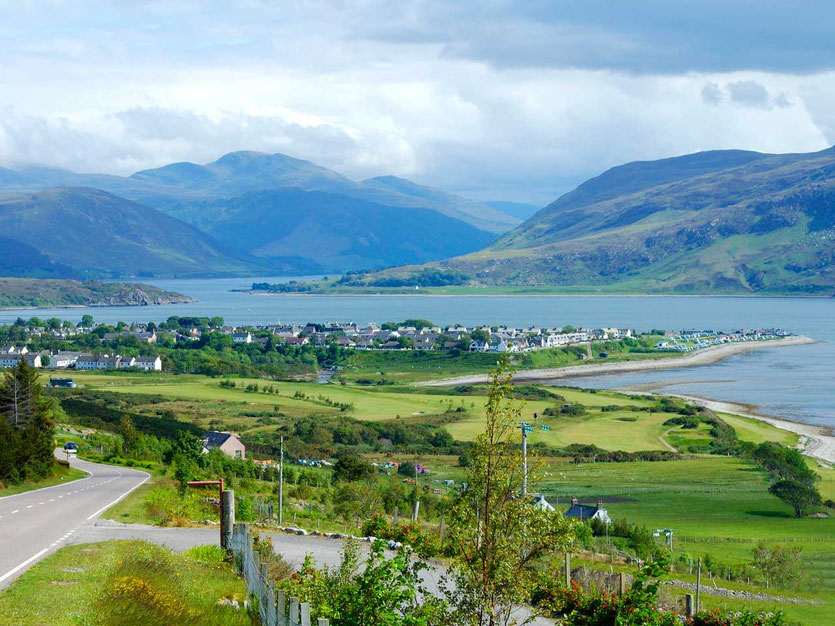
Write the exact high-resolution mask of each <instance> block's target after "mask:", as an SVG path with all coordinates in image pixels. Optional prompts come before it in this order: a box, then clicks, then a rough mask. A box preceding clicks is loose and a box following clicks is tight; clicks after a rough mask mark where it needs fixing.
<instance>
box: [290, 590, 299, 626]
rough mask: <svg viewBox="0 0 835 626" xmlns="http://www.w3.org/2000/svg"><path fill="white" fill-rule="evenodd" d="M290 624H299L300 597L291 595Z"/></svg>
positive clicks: (291, 625) (297, 625)
mask: <svg viewBox="0 0 835 626" xmlns="http://www.w3.org/2000/svg"><path fill="white" fill-rule="evenodd" d="M289 621H290V626H299V599H298V598H296V597H295V596H291V597H290V620H289Z"/></svg>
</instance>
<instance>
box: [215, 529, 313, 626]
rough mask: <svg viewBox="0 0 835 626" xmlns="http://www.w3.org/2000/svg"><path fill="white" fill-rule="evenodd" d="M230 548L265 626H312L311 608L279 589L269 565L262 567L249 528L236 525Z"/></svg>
mask: <svg viewBox="0 0 835 626" xmlns="http://www.w3.org/2000/svg"><path fill="white" fill-rule="evenodd" d="M229 548H230V549H231V550H232V552H233V553H234V554H235V562H236V563H237V564H238V567H239V568H240V573H241V576H243V577H244V580H246V586H247V589H248V590H249V593H250V595H251V596H254V598H255V599H256V600H257V601H258V610H259V612H260V614H261V623H262V624H263V625H264V626H311V623H310V605H309V604H308V603H307V602H299V599H298V598H295V597H290V598H288V597H287V595H286V593H285V592H284V590H283V589H276V588H275V584H274V583H273V581H271V580H269V579H268V577H267V564H266V563H261V559H260V558H259V556H258V553H257V552H255V550H254V549H253V548H252V533H251V532H250V530H249V524H235V525H234V526H233V528H232V539H231V541H230V543H229ZM316 626H328V620H326V619H322V618H320V619H319V620H318V621H317V622H316Z"/></svg>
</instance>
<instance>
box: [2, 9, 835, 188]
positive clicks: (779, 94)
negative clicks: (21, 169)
mask: <svg viewBox="0 0 835 626" xmlns="http://www.w3.org/2000/svg"><path fill="white" fill-rule="evenodd" d="M44 6H45V5H38V4H37V3H32V4H24V5H23V6H22V8H21V7H17V6H14V7H12V5H9V8H10V9H11V8H14V10H10V11H9V12H7V14H9V15H12V18H11V19H9V20H6V21H4V22H3V23H0V56H2V58H3V59H4V68H3V72H2V73H0V165H10V164H22V163H32V162H39V163H46V164H49V165H57V166H62V167H69V168H71V169H75V170H86V171H103V172H108V173H119V174H128V173H131V172H133V171H136V170H138V169H143V168H146V167H155V166H159V165H163V164H165V163H168V162H172V161H181V160H191V161H195V162H207V161H210V160H214V159H215V158H217V157H218V156H220V155H221V154H223V153H225V152H229V151H233V150H242V149H252V150H261V151H267V152H286V153H288V154H291V155H293V156H296V157H299V158H305V159H309V160H312V161H315V162H317V163H320V164H322V165H325V166H328V167H332V168H334V169H337V170H338V171H341V172H343V173H345V174H346V175H349V176H351V177H354V178H362V177H367V176H375V175H380V174H389V173H392V174H396V175H400V176H407V177H411V178H413V179H415V180H417V181H418V182H422V183H426V184H432V185H438V186H442V187H445V188H448V189H450V190H453V191H461V192H466V193H469V194H471V195H474V196H476V197H479V198H482V199H488V198H494V197H500V198H503V199H515V200H520V201H532V202H535V203H539V204H545V203H547V202H549V201H550V200H553V199H554V198H555V197H556V196H557V195H558V194H559V193H562V192H564V191H567V190H568V189H569V188H571V187H572V186H573V185H576V184H577V183H579V182H582V180H584V179H586V178H588V177H590V176H593V175H596V174H598V173H600V172H601V171H602V170H604V169H606V168H607V167H610V166H613V165H617V164H619V163H622V162H625V161H630V160H635V159H653V158H661V157H665V156H671V155H675V154H683V153H687V152H693V151H696V150H703V149H714V148H745V149H756V150H763V151H777V152H781V151H783V152H788V151H809V150H816V149H822V148H824V147H826V146H827V145H828V142H832V141H833V131H832V128H833V127H835V125H833V123H832V119H831V115H830V114H829V113H828V110H831V107H829V109H827V106H828V105H829V104H831V102H832V100H831V95H829V94H830V93H831V89H830V88H829V85H831V84H832V74H828V73H818V74H815V73H798V74H796V75H795V74H792V73H790V72H791V71H793V69H792V68H791V67H789V66H788V65H787V66H786V67H785V68H782V69H781V68H777V69H779V71H776V70H775V71H756V70H753V69H750V68H742V69H740V68H735V69H733V70H732V71H731V70H729V71H724V69H722V68H719V69H716V68H711V67H709V66H710V63H707V61H705V59H706V57H705V56H704V54H702V53H696V52H694V57H693V68H694V69H691V70H686V69H683V67H680V66H681V63H682V62H683V61H682V59H681V58H677V60H676V62H675V63H674V64H669V65H667V66H665V67H663V68H661V67H656V66H657V63H656V62H655V61H653V62H652V63H650V62H649V61H647V62H646V67H647V68H649V70H646V69H645V68H644V66H642V65H641V63H642V61H641V59H650V57H651V56H652V55H653V54H656V52H657V51H655V48H654V47H655V46H657V45H658V42H659V41H662V40H663V37H662V35H661V34H658V36H657V37H655V38H653V37H647V38H645V40H641V43H636V42H637V41H639V38H638V37H636V36H635V33H637V32H638V30H635V31H634V32H631V34H630V31H628V29H627V30H624V28H625V27H621V26H614V25H612V24H610V23H608V22H607V21H606V20H601V21H600V23H599V24H598V25H597V26H592V25H589V24H588V23H587V22H588V20H587V19H586V20H585V21H584V20H583V19H580V17H578V16H577V15H575V14H576V11H574V10H573V9H572V10H567V11H566V15H567V16H568V17H567V18H566V21H565V22H560V21H559V19H556V18H555V17H554V16H553V15H552V16H551V17H550V19H545V18H543V19H536V20H535V19H534V18H538V17H541V15H536V12H537V11H539V12H540V13H541V12H542V11H547V10H548V9H547V3H545V4H541V5H540V4H537V3H534V2H531V3H529V4H526V5H524V10H523V9H521V8H520V6H519V5H516V6H511V7H510V8H508V6H507V5H506V3H502V2H486V3H485V4H484V5H479V6H480V7H482V6H483V11H481V12H477V11H474V10H473V9H472V7H470V9H469V10H466V9H461V8H460V7H459V8H456V6H457V5H437V4H433V3H431V2H429V3H421V4H415V5H407V6H405V8H404V5H399V6H398V5H394V4H388V3H382V4H381V3H377V2H373V1H372V2H367V3H363V4H361V5H345V4H343V3H339V2H334V3H329V2H323V1H320V2H307V3H299V4H293V3H258V2H247V3H241V4H239V5H238V6H234V7H232V8H226V7H225V6H224V5H208V4H205V3H200V4H190V3H179V4H177V3H150V4H146V5H143V8H142V9H141V10H140V9H136V8H134V7H133V6H132V5H129V4H113V5H107V6H104V7H101V6H100V5H98V4H89V5H86V8H85V5H84V4H83V3H73V4H72V6H70V5H68V4H61V3H58V4H55V5H50V6H49V10H46V9H44V8H43V7H44ZM357 6H358V7H359V8H357ZM79 7H80V8H79ZM530 7H534V8H530ZM537 7H538V8H537ZM2 8H3V7H2V1H1V0H0V9H2ZM552 13H553V11H552ZM569 14H570V15H569ZM554 15H556V14H554ZM545 17H548V16H545ZM581 17H582V16H581ZM572 20H574V21H578V20H579V22H582V24H583V27H582V28H578V29H573V30H572V29H571V28H568V27H567V26H566V24H568V25H570V24H572V23H574V22H572ZM32 24H39V26H38V27H37V28H36V27H33V26H32ZM634 28H636V29H637V28H638V27H634ZM669 28H672V27H668V26H663V28H662V26H657V31H658V33H662V34H663V33H667V32H668V31H669ZM665 29H666V30H665ZM560 33H562V34H561V35H560ZM557 35H559V37H557ZM664 36H667V35H664ZM692 36H693V34H692V33H683V34H682V37H690V38H691V39H692ZM659 38H660V39H659ZM694 41H695V40H694ZM595 42H596V43H595ZM590 43H593V44H595V45H594V47H593V48H588V46H589V44H590ZM514 46H515V47H516V48H519V49H520V50H518V51H517V52H515V53H514V54H515V56H514V57H513V58H512V59H511V58H508V59H507V61H506V62H504V63H502V62H501V59H500V57H501V55H503V54H510V52H509V51H510V50H511V49H513V48H514ZM584 46H586V48H584ZM584 50H585V52H586V53H588V54H592V56H594V57H595V60H594V63H592V64H586V66H585V67H581V65H582V64H579V63H575V62H571V61H570V59H571V58H574V57H575V56H577V55H579V54H580V53H581V52H583V51H584ZM677 54H678V53H677ZM560 55H562V56H560ZM572 55H574V56H572ZM617 55H625V56H624V57H623V58H628V59H632V61H630V63H632V65H631V66H630V67H626V66H625V65H623V64H622V63H621V64H615V63H614V62H613V61H612V60H611V59H612V58H613V56H617ZM642 55H643V56H642ZM587 56H588V55H587ZM679 56H680V55H679ZM566 59H568V60H566ZM537 60H538V62H537ZM797 63H799V61H797ZM601 68H602V69H601ZM653 68H655V69H653ZM772 69H774V68H772ZM812 69H814V68H812ZM720 70H721V71H720Z"/></svg>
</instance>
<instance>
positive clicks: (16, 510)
mask: <svg viewBox="0 0 835 626" xmlns="http://www.w3.org/2000/svg"><path fill="white" fill-rule="evenodd" d="M18 511H20V509H15V510H14V511H12V515H14V514H15V513H17V512H18Z"/></svg>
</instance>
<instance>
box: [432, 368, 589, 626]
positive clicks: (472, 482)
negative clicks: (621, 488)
mask: <svg viewBox="0 0 835 626" xmlns="http://www.w3.org/2000/svg"><path fill="white" fill-rule="evenodd" d="M507 366H508V361H507V357H506V356H503V357H502V359H501V360H500V361H499V365H498V367H497V369H496V370H495V371H494V372H493V373H492V374H491V383H490V391H489V395H488V399H487V406H486V412H487V422H486V429H485V432H484V433H482V434H481V435H479V437H478V439H477V440H476V442H475V444H474V445H473V447H472V449H471V451H470V454H469V456H470V465H469V466H468V468H467V472H466V478H465V479H464V480H465V482H466V485H467V486H466V489H464V490H463V491H462V492H461V493H460V495H459V496H458V498H457V499H456V501H455V502H454V504H453V505H452V507H451V509H450V512H449V524H450V525H449V531H450V532H449V538H450V542H451V545H452V546H453V547H454V550H455V557H454V560H453V563H452V566H451V572H452V582H453V583H454V590H453V589H452V588H450V590H449V592H448V593H449V597H450V600H451V601H452V603H453V604H454V605H455V623H457V624H468V625H473V626H475V625H477V626H496V625H499V624H509V623H510V622H511V616H512V613H513V609H514V607H516V606H518V605H520V604H522V603H523V602H525V601H526V600H527V598H528V597H529V594H530V590H531V589H532V588H533V584H534V581H535V579H536V576H537V572H536V568H535V567H534V563H535V562H536V561H537V560H539V559H540V558H541V557H543V556H546V555H547V554H549V553H552V552H557V551H563V550H567V549H569V547H570V546H571V544H572V542H573V540H574V539H575V537H576V536H577V532H578V530H579V529H578V525H577V524H576V523H575V522H574V521H572V520H567V519H565V518H563V517H562V515H560V514H559V513H557V512H554V511H543V510H540V509H539V508H537V507H534V506H533V502H532V499H530V498H527V497H521V496H520V493H521V486H522V481H523V471H522V455H521V446H520V443H521V434H520V433H519V431H518V429H517V425H518V424H519V420H520V417H521V406H522V405H521V404H518V403H515V402H514V401H513V400H512V399H511V398H512V393H513V386H512V384H511V375H510V374H508V373H507ZM530 466H531V468H532V470H531V471H529V475H528V485H529V486H531V487H534V486H535V485H536V481H537V477H538V475H539V472H540V467H539V466H538V465H537V464H536V463H533V462H532V463H530Z"/></svg>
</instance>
